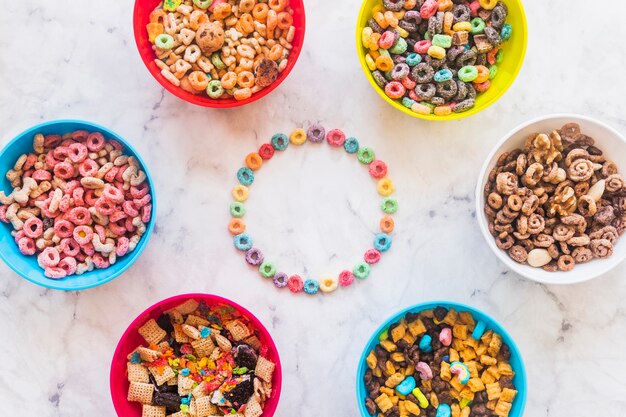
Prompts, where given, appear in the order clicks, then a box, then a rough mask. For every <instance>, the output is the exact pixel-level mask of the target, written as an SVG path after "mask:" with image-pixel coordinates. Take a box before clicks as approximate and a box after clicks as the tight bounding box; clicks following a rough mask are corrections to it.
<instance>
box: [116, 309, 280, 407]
mask: <svg viewBox="0 0 626 417" xmlns="http://www.w3.org/2000/svg"><path fill="white" fill-rule="evenodd" d="M138 332H139V334H140V335H141V336H142V337H143V338H144V339H145V341H146V344H145V346H143V345H142V346H139V347H137V348H136V349H135V350H134V351H133V352H131V353H130V354H129V355H128V364H127V374H128V381H129V383H130V385H129V388H128V401H131V402H138V403H141V404H142V416H143V417H166V416H170V417H184V416H189V415H192V416H195V417H209V416H223V415H228V416H233V417H259V416H260V415H261V414H263V408H264V404H265V402H266V401H267V399H268V398H270V396H271V395H272V378H273V375H274V369H275V366H276V365H275V364H274V363H273V362H272V361H270V360H269V359H267V357H266V356H267V352H268V348H267V346H264V345H262V343H261V341H260V340H259V338H258V335H257V332H256V329H254V327H253V325H252V324H251V323H250V322H249V320H248V319H247V318H246V317H244V316H243V315H241V314H240V313H239V312H238V311H237V310H236V309H235V308H234V307H232V306H228V305H221V304H218V305H215V306H211V307H209V306H208V305H207V304H206V303H204V302H203V301H201V302H197V301H196V300H193V299H190V300H188V301H185V302H184V303H182V304H180V305H179V306H177V307H175V308H174V309H172V310H169V311H167V312H165V313H163V314H162V315H161V316H160V317H158V318H157V319H156V320H155V319H150V320H148V321H147V322H146V323H145V324H144V325H143V326H141V327H140V328H139V329H138Z"/></svg>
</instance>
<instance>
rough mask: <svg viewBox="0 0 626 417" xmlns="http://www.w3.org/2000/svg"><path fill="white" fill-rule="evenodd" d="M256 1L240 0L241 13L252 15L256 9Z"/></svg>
mask: <svg viewBox="0 0 626 417" xmlns="http://www.w3.org/2000/svg"><path fill="white" fill-rule="evenodd" d="M254 3H255V0H240V1H239V11H240V12H241V13H250V12H251V11H252V9H253V8H254Z"/></svg>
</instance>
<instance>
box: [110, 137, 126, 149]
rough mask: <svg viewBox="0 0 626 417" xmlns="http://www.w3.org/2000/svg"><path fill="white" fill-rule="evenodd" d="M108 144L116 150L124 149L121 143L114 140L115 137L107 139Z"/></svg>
mask: <svg viewBox="0 0 626 417" xmlns="http://www.w3.org/2000/svg"><path fill="white" fill-rule="evenodd" d="M109 145H111V146H113V149H115V150H117V151H121V150H123V149H124V146H122V144H121V143H119V142H118V141H116V140H115V139H109Z"/></svg>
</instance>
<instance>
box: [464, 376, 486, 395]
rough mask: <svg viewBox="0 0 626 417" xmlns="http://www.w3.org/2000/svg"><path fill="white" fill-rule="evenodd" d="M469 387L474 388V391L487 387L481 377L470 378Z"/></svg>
mask: <svg viewBox="0 0 626 417" xmlns="http://www.w3.org/2000/svg"><path fill="white" fill-rule="evenodd" d="M467 387H468V388H469V389H471V390H472V392H478V391H483V390H484V389H485V384H484V383H483V381H481V380H480V378H470V380H469V381H467Z"/></svg>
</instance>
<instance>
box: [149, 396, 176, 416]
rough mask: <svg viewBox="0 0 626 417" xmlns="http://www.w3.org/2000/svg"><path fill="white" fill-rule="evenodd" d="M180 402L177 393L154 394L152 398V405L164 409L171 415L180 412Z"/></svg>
mask: <svg viewBox="0 0 626 417" xmlns="http://www.w3.org/2000/svg"><path fill="white" fill-rule="evenodd" d="M180 401H181V398H180V396H179V395H178V393H173V392H155V393H154V395H153V397H152V405H158V406H161V407H165V409H166V410H167V411H168V412H171V413H175V412H177V411H180Z"/></svg>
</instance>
